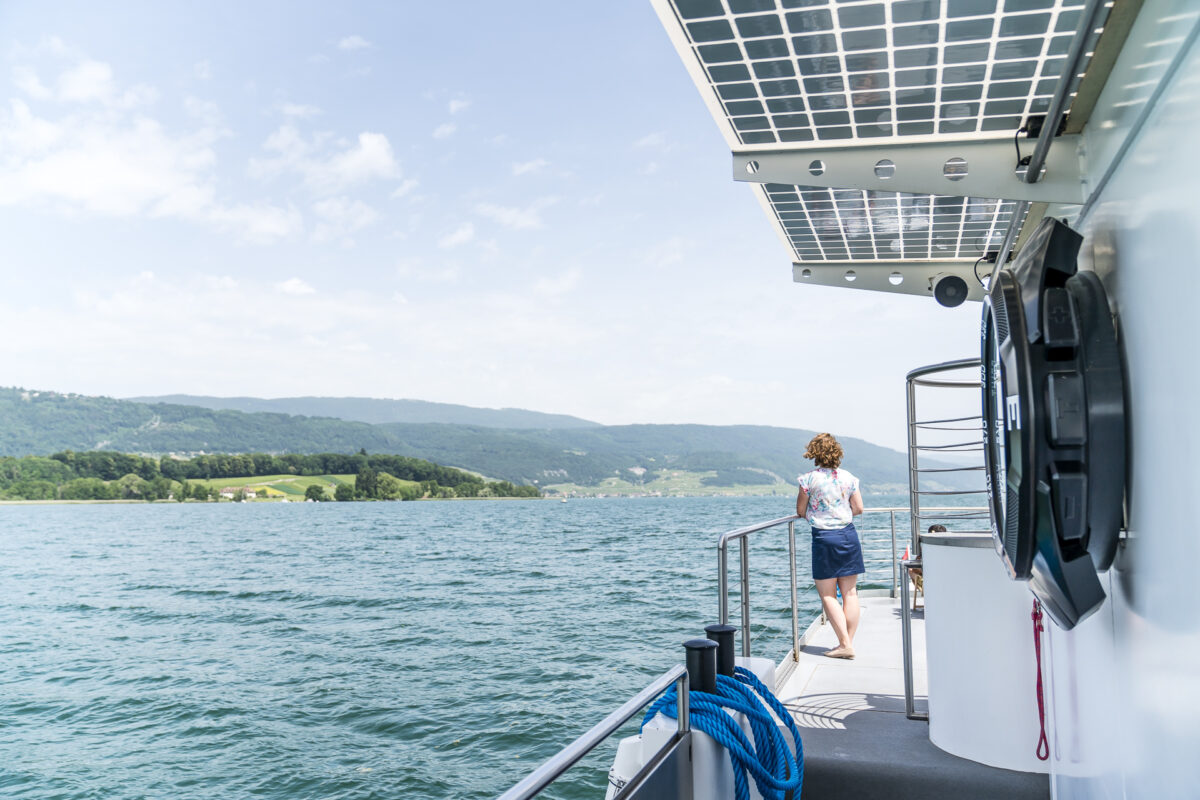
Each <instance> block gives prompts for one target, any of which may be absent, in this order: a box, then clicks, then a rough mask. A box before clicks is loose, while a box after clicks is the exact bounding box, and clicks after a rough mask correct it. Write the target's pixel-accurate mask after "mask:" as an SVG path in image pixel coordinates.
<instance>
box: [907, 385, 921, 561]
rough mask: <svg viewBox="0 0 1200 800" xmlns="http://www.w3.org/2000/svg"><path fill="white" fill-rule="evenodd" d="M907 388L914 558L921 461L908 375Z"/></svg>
mask: <svg viewBox="0 0 1200 800" xmlns="http://www.w3.org/2000/svg"><path fill="white" fill-rule="evenodd" d="M906 385H907V388H908V404H907V406H908V513H909V527H910V528H911V529H912V530H911V531H910V536H909V538H910V540H911V541H910V543H909V546H908V547H909V550H908V552H909V553H910V554H911V555H912V557H913V558H916V557H917V555H918V553H919V552H920V551H919V550H918V549H917V528H918V527H919V526H920V524H921V521H920V520H921V496H920V495H919V494H917V492H918V491H920V478H919V475H920V473H919V472H917V470H918V469H920V468H921V462H920V459H919V457H918V455H917V416H916V415H917V386H916V384H915V383H914V382H913V378H912V376H911V375H910V376H909V377H908V379H907V381H906Z"/></svg>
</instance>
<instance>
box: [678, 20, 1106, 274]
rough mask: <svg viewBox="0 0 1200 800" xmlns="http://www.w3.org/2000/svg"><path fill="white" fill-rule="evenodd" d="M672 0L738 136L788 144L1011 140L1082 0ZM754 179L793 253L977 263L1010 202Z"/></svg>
mask: <svg viewBox="0 0 1200 800" xmlns="http://www.w3.org/2000/svg"><path fill="white" fill-rule="evenodd" d="M670 2H671V5H672V7H673V9H674V11H675V14H676V18H677V21H678V23H679V25H681V26H682V29H683V31H684V35H685V37H686V40H687V42H688V46H689V47H690V48H691V50H692V56H693V57H694V58H695V59H696V60H697V63H698V64H699V65H700V67H701V69H702V71H703V74H704V76H705V77H706V78H707V80H708V83H709V87H708V88H709V89H710V90H711V91H712V93H713V96H714V98H715V100H716V102H717V104H718V105H719V107H720V108H721V109H722V111H723V112H724V115H725V118H726V119H725V122H726V123H727V124H728V127H727V132H726V135H727V136H730V137H731V138H732V139H733V140H734V141H733V142H732V144H733V145H734V146H735V147H736V146H749V147H750V148H753V147H768V148H783V149H789V148H803V147H804V146H805V143H812V144H810V145H809V146H825V147H828V146H838V145H845V144H852V143H853V142H854V141H862V140H867V141H869V142H870V143H872V144H876V143H879V142H880V141H881V140H887V139H890V140H892V141H896V142H899V143H903V141H904V139H905V137H912V136H926V137H932V138H945V137H949V138H952V139H994V138H1000V137H1005V136H1011V135H1012V133H1013V132H1014V131H1016V130H1017V129H1018V128H1020V127H1021V125H1022V124H1023V122H1024V120H1025V119H1026V118H1027V117H1029V116H1030V115H1032V114H1038V113H1043V112H1045V111H1046V109H1047V107H1048V105H1049V102H1050V98H1051V97H1052V95H1053V94H1054V91H1055V88H1056V86H1057V84H1058V80H1059V78H1060V76H1061V74H1062V72H1063V69H1064V67H1065V64H1066V53H1067V51H1068V49H1069V47H1070V44H1071V40H1072V38H1073V37H1074V35H1075V31H1076V29H1077V28H1078V26H1079V24H1080V20H1081V14H1082V13H1083V6H1084V3H1085V0H891V1H890V2H881V0H840V1H837V2H835V1H834V0H670ZM1098 36H1099V32H1098V31H1092V32H1090V33H1089V41H1088V42H1087V44H1086V45H1085V50H1086V51H1088V52H1090V51H1091V50H1092V49H1093V47H1094V44H1095V40H1096V39H1097V38H1098ZM1072 80H1073V82H1074V84H1077V83H1078V81H1079V76H1078V75H1076V76H1073V77H1072ZM1071 91H1072V93H1073V92H1074V86H1072V88H1071ZM1014 161H1015V154H1014ZM760 188H761V190H762V191H763V192H764V193H765V195H766V197H767V199H768V200H769V201H770V204H771V208H772V211H773V213H774V215H775V218H776V221H777V223H778V224H779V226H780V228H781V229H782V230H783V232H784V233H785V235H786V236H787V238H788V240H789V241H790V242H791V244H792V247H793V248H794V250H795V256H796V260H797V261H842V260H846V261H860V260H886V261H896V260H909V259H975V258H978V257H979V256H981V255H983V254H984V253H985V252H987V251H988V250H989V249H993V250H994V249H996V248H997V247H998V246H999V244H1000V242H1001V241H1002V240H1003V238H1004V233H1005V230H1006V228H1007V226H1008V224H1009V221H1010V218H1011V215H1012V212H1013V208H1014V206H1015V204H1014V203H1012V202H1004V201H1000V200H993V199H981V198H962V197H939V196H930V195H919V194H904V193H895V192H876V191H865V190H857V189H854V190H850V189H847V190H843V189H823V188H811V187H803V186H782V185H778V184H767V185H766V186H763V187H760Z"/></svg>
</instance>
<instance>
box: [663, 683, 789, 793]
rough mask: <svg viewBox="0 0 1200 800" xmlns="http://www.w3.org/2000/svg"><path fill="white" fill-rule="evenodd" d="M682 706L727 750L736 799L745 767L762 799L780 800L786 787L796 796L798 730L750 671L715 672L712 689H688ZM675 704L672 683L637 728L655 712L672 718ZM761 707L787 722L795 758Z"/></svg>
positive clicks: (745, 789)
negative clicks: (746, 725)
mask: <svg viewBox="0 0 1200 800" xmlns="http://www.w3.org/2000/svg"><path fill="white" fill-rule="evenodd" d="M688 705H689V708H690V709H691V719H690V723H691V726H692V727H693V728H695V729H696V730H700V731H704V732H705V733H707V734H708V735H709V736H711V737H712V738H713V739H714V740H716V741H717V743H719V744H720V745H721V746H722V747H724V748H725V749H726V750H727V751H728V752H729V760H730V762H731V763H732V764H733V788H734V796H735V798H736V799H737V800H750V784H749V782H748V781H747V780H746V773H747V772H749V773H750V774H751V775H752V776H754V783H755V785H756V786H757V787H758V792H759V794H761V795H762V796H763V798H764V800H784V797H785V795H786V794H787V793H788V792H791V793H792V796H793V797H798V796H799V793H800V784H801V783H802V782H803V780H804V745H803V744H802V743H801V741H800V731H799V730H797V729H796V723H795V722H794V721H793V720H792V715H791V713H790V712H788V710H787V709H786V708H784V707H783V703H780V702H779V700H778V699H777V698H776V697H775V695H774V694H773V693H772V692H771V690H770V689H768V688H767V687H766V686H765V685H763V682H762V681H760V680H759V679H758V678H757V677H755V675H754V673H753V672H751V671H750V670H748V669H744V668H742V667H735V668H734V677H732V678H730V677H728V676H726V675H718V676H717V693H716V694H709V693H708V692H699V691H692V692H689V693H688ZM676 709H677V703H676V689H675V687H674V686H672V687H671V688H670V689H668V690H667V691H666V692H664V693H663V695H662V697H660V698H658V699H657V700H655V701H654V702H653V703H651V704H650V707H649V708H647V709H646V715H645V716H644V717H643V718H642V728H645V727H646V723H647V722H649V721H650V720H651V719H653V718H654V715H655V714H658V713H660V712H661V713H662V714H663V715H665V716H667V717H670V718H671V719H675V716H676V714H677V713H678V712H677V710H676ZM726 709H728V710H729V711H740V712H741V713H743V714H745V715H746V718H747V719H748V720H749V722H750V731H751V732H752V733H753V734H754V741H753V742H751V741H750V739H749V738H747V736H746V732H745V731H743V730H742V728H741V726H740V725H738V723H737V722H736V721H735V720H734V719H733V717H731V716H730V715H729V714H728V713H727V712H726ZM767 709H770V710H771V711H774V712H775V715H776V716H777V717H778V718H779V719H781V720H783V722H784V724H785V725H787V729H788V732H789V733H790V734H791V735H792V741H794V742H795V743H796V756H795V758H793V757H792V751H791V748H789V747H788V745H787V741H786V740H784V738H783V734H781V733H780V732H779V728H778V727H777V726H776V724H775V717H773V716H771V714H770V713H769V712H768V711H767Z"/></svg>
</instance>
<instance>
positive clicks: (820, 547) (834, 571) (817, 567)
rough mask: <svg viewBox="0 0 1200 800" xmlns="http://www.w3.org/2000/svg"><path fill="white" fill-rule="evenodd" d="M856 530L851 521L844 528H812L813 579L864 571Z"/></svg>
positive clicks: (855, 573) (843, 575)
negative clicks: (824, 529)
mask: <svg viewBox="0 0 1200 800" xmlns="http://www.w3.org/2000/svg"><path fill="white" fill-rule="evenodd" d="M866 571H867V569H866V567H864V566H863V556H862V545H861V544H859V542H858V531H857V530H855V528H854V523H853V522H851V523H850V524H849V525H847V526H846V527H844V528H839V529H837V530H832V531H823V530H821V529H820V528H813V529H812V575H813V580H814V581H821V580H825V579H826V578H842V577H845V576H846V575H858V574H860V573H863V572H866Z"/></svg>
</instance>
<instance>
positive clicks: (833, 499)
mask: <svg viewBox="0 0 1200 800" xmlns="http://www.w3.org/2000/svg"><path fill="white" fill-rule="evenodd" d="M799 481H800V488H801V489H803V490H804V491H806V492H808V513H807V514H805V515H804V516H805V517H806V518H807V519H808V521H809V522H810V523H812V526H813V527H814V528H817V529H818V530H823V531H831V530H838V529H839V528H844V527H846V526H847V525H849V524H850V523H851V522H853V521H854V515H853V514H851V513H850V496H851V495H853V494H854V493H855V492H857V491H858V478H856V477H854V475H853V474H851V472H850V471H849V470H846V469H840V468H839V469H828V468H827V467H817V468H816V469H814V470H812V471H810V472H806V473H804V474H803V475H801V476H800V478H799Z"/></svg>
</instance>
